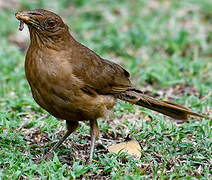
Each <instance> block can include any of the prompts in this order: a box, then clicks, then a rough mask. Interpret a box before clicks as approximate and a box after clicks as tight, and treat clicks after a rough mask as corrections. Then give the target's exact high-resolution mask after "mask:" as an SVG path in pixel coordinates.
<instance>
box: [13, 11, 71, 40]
mask: <svg viewBox="0 0 212 180" xmlns="http://www.w3.org/2000/svg"><path fill="white" fill-rule="evenodd" d="M15 16H16V18H17V19H18V20H19V21H20V30H22V29H23V23H25V24H27V26H28V27H29V31H30V35H31V40H32V38H35V37H37V36H38V37H41V38H42V39H43V40H44V39H49V40H52V41H54V40H55V39H58V38H59V39H61V37H63V36H64V35H65V34H67V32H68V26H67V25H66V24H65V23H64V22H63V20H62V19H61V17H60V16H58V15H57V14H55V13H53V12H51V11H47V10H44V9H35V10H32V11H23V12H17V13H16V14H15ZM68 34H69V33H68ZM34 36H35V37H34Z"/></svg>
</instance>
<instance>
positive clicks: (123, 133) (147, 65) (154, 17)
mask: <svg viewBox="0 0 212 180" xmlns="http://www.w3.org/2000/svg"><path fill="white" fill-rule="evenodd" d="M40 7H43V8H47V9H51V10H53V11H55V12H57V13H58V14H60V15H61V16H63V18H64V19H65V21H66V23H67V24H68V25H69V26H70V29H71V32H72V34H73V36H74V37H75V38H76V39H77V40H78V41H80V42H82V43H83V44H85V45H86V46H88V47H89V48H91V49H92V50H94V51H96V52H97V53H98V54H99V55H101V56H103V57H104V58H107V59H109V60H113V61H114V62H117V63H119V64H121V65H123V66H124V67H125V68H126V69H127V70H128V71H129V72H130V73H131V80H132V82H134V84H136V86H137V87H138V88H140V89H141V90H144V91H145V93H147V94H151V95H152V96H155V97H157V98H159V99H170V100H172V101H175V102H177V103H180V104H183V105H186V106H188V107H190V108H191V109H192V111H194V112H201V113H205V114H208V115H210V114H211V107H212V25H211V22H212V21H211V19H212V13H211V8H212V3H211V1H210V0H187V1H178V0H173V1H168V0H161V1H154V0H140V1H139V0H138V1H136V0H134V1H127V0H116V1H113V0H107V1H106V0H101V1H100V0H90V1H86V0H72V1H68V0H61V1H52V3H50V4H49V3H47V1H44V0H40V1H33V2H31V1H25V0H23V1H21V2H20V4H19V8H18V9H12V8H13V7H11V8H8V9H3V8H1V9H0V179H5V180H6V179H38V178H41V179H83V178H84V179H91V178H94V179H98V178H102V177H105V178H107V179H124V180H125V179H126V180H131V179H211V178H212V170H211V169H212V130H211V127H212V119H198V118H191V119H190V122H188V123H183V124H176V123H175V122H174V121H170V120H169V119H167V118H166V117H164V116H162V115H159V114H156V113H154V112H152V111H151V110H148V109H145V108H141V107H136V106H133V105H130V104H128V103H124V102H119V103H118V104H117V105H116V107H115V108H114V116H113V117H111V118H110V120H99V126H100V129H101V138H100V140H99V143H97V144H98V148H97V150H96V152H95V155H94V162H93V163H92V164H90V165H86V160H87V159H86V158H87V157H88V152H89V142H90V140H89V127H88V124H87V123H81V127H80V128H78V130H77V131H76V132H75V133H74V134H73V136H71V137H70V138H69V140H68V141H67V142H66V143H64V145H63V146H61V148H59V149H58V150H57V151H56V153H55V156H54V159H53V160H52V161H42V162H41V163H36V159H37V158H39V157H40V156H41V155H42V154H43V153H44V151H45V150H46V149H47V148H49V147H51V146H52V144H51V143H53V142H56V141H57V140H58V139H59V138H60V137H61V135H62V134H63V133H64V132H65V124H64V122H60V121H57V120H56V119H55V118H54V117H52V116H50V115H49V114H48V113H47V112H45V111H44V110H43V109H41V108H40V107H39V106H38V105H37V104H36V103H35V102H34V100H33V99H32V97H31V93H30V89H29V86H28V84H27V82H26V78H25V74H24V58H25V52H24V51H21V49H20V48H19V47H18V45H17V44H15V43H12V42H11V36H14V34H15V33H16V32H17V31H18V21H17V20H16V19H15V16H14V13H15V12H16V11H18V10H25V9H34V8H40ZM25 28H26V27H25ZM20 127H22V128H20ZM128 135H130V137H131V138H134V139H136V140H137V141H138V142H139V144H140V145H141V149H142V152H141V153H142V157H141V158H140V159H139V160H135V159H133V158H132V157H130V156H129V155H127V154H124V153H121V154H118V155H115V154H110V153H107V151H106V150H105V149H104V148H103V147H101V145H100V144H102V145H103V146H107V145H109V144H111V143H116V142H123V141H124V140H125V139H126V137H127V136H128ZM105 139H107V140H105Z"/></svg>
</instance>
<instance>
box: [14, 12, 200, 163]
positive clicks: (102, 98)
mask: <svg viewBox="0 0 212 180" xmlns="http://www.w3.org/2000/svg"><path fill="white" fill-rule="evenodd" d="M15 16H16V18H17V19H18V20H19V21H20V27H19V30H22V29H23V28H24V24H26V25H27V26H28V29H29V32H30V45H29V48H28V50H27V53H26V57H25V74H26V78H27V81H28V83H29V86H30V88H31V92H32V96H33V98H34V100H35V101H36V102H37V104H39V105H40V106H41V107H42V108H43V109H45V110H46V111H47V112H49V113H50V114H51V115H53V116H54V117H56V118H57V119H60V120H65V121H66V129H67V132H66V133H65V134H64V136H63V137H62V138H61V139H60V140H59V141H58V142H57V143H56V144H55V145H54V146H53V147H52V148H51V149H50V150H49V152H48V153H53V152H54V151H55V149H56V148H58V147H59V146H60V145H61V144H62V143H63V142H64V141H65V140H66V139H67V138H68V137H69V136H70V134H71V133H72V132H74V131H75V130H76V129H77V128H78V126H79V122H80V121H89V123H90V124H89V125H90V136H91V143H90V154H89V160H90V162H91V161H92V159H93V154H94V147H95V141H96V140H97V139H98V137H99V128H98V122H97V120H98V119H99V118H101V117H105V116H106V115H107V113H108V112H109V111H111V110H112V109H113V107H114V105H115V103H116V101H117V99H120V100H123V101H127V102H129V103H131V104H135V105H139V106H143V107H145V108H148V109H151V110H154V111H157V112H159V113H162V114H164V115H167V116H169V117H171V118H174V119H179V120H183V121H188V117H189V116H190V115H191V116H197V117H200V118H203V117H204V116H203V115H201V114H198V113H194V112H192V111H191V110H190V109H189V108H187V107H184V106H182V105H180V104H177V103H174V102H170V101H165V100H157V99H155V98H153V97H151V96H148V95H145V94H144V93H143V92H142V91H141V90H139V89H136V88H135V86H134V85H133V84H132V83H131V81H130V74H129V72H128V71H127V70H125V69H124V68H123V67H122V66H120V65H118V64H116V63H114V62H112V61H109V60H107V59H104V58H102V57H100V56H99V55H97V54H96V53H95V52H94V51H92V50H90V49H89V48H87V47H86V46H84V45H83V44H81V43H80V42H78V41H77V40H75V39H74V37H73V36H72V35H71V33H70V31H69V27H68V26H67V25H66V24H65V22H64V21H63V20H62V18H61V17H60V16H59V15H57V14H55V13H54V12H51V11H48V10H44V9H34V10H29V11H22V12H17V13H15Z"/></svg>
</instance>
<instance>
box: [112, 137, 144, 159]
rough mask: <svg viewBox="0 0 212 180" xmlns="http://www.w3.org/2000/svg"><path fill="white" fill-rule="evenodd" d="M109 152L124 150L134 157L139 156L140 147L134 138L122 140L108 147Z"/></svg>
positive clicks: (138, 157)
mask: <svg viewBox="0 0 212 180" xmlns="http://www.w3.org/2000/svg"><path fill="white" fill-rule="evenodd" d="M108 151H109V152H114V153H116V154H117V153H119V152H126V153H128V154H130V155H133V156H134V157H135V158H137V159H140V158H141V147H140V145H139V143H138V142H137V141H136V140H130V141H127V142H122V143H119V144H115V145H112V146H109V147H108Z"/></svg>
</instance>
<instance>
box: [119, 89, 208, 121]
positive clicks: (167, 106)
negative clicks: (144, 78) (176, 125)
mask: <svg viewBox="0 0 212 180" xmlns="http://www.w3.org/2000/svg"><path fill="white" fill-rule="evenodd" d="M116 97H117V98H119V99H121V100H124V101H128V102H130V103H132V104H136V105H139V106H143V107H146V108H148V109H151V110H154V111H157V112H159V113H162V114H164V115H167V116H169V117H172V118H174V119H178V120H184V121H187V120H188V116H189V115H192V116H198V117H201V118H203V117H204V116H203V115H201V114H197V113H194V112H191V111H190V110H189V109H188V108H187V107H184V106H182V105H180V104H177V103H174V102H169V101H160V100H157V99H155V98H152V97H150V96H147V95H144V94H143V92H141V91H139V90H137V89H129V90H127V91H124V92H121V93H119V94H117V95H116Z"/></svg>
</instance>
